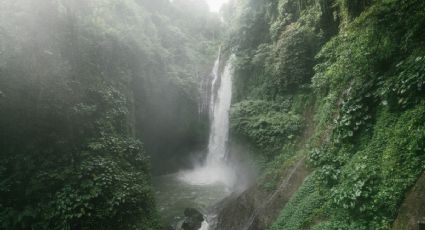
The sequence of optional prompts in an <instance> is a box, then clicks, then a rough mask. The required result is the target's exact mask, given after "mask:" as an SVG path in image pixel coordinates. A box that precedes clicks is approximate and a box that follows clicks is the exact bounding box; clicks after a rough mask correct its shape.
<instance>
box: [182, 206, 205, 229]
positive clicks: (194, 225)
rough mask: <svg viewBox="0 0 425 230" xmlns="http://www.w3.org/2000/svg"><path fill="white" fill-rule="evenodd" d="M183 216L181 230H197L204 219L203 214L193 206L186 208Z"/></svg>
mask: <svg viewBox="0 0 425 230" xmlns="http://www.w3.org/2000/svg"><path fill="white" fill-rule="evenodd" d="M184 216H185V217H186V218H185V220H184V222H183V224H182V227H181V228H182V229H183V230H198V229H199V228H200V227H201V226H202V222H203V221H204V215H202V213H201V212H199V211H198V210H196V209H194V208H186V209H185V210H184Z"/></svg>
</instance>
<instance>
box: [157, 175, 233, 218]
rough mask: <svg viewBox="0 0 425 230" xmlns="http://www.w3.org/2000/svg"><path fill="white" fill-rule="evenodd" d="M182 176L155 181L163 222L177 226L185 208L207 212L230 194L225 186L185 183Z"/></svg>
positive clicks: (169, 176)
mask: <svg viewBox="0 0 425 230" xmlns="http://www.w3.org/2000/svg"><path fill="white" fill-rule="evenodd" d="M180 177H181V175H180V174H171V175H167V176H162V177H157V178H155V179H154V186H155V195H156V200H157V205H158V210H159V214H160V215H161V218H162V222H163V223H164V224H167V225H173V226H175V225H176V224H177V223H178V222H179V221H181V220H182V219H183V216H184V214H183V212H184V209H185V208H196V209H198V210H200V211H201V212H203V213H204V214H205V213H206V212H207V210H206V209H207V208H208V207H210V206H212V205H214V204H215V203H217V202H219V201H221V200H222V199H224V198H225V197H226V196H228V195H229V194H230V191H229V189H227V188H226V186H225V185H224V184H221V183H215V184H204V185H194V184H189V183H186V182H184V181H183V180H182V179H181V178H180Z"/></svg>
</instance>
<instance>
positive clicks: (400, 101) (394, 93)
mask: <svg viewBox="0 0 425 230" xmlns="http://www.w3.org/2000/svg"><path fill="white" fill-rule="evenodd" d="M423 9H425V2H423V1H421V0H403V1H399V0H376V1H375V0H356V1H351V0H268V1H254V0H243V1H242V0H241V1H236V2H235V1H233V2H231V3H230V4H228V6H227V8H225V9H224V12H225V13H226V14H225V15H226V17H225V18H226V20H227V23H228V24H229V31H228V35H227V38H226V45H227V47H228V49H227V52H235V54H236V58H237V59H236V61H235V79H234V81H235V82H234V84H235V86H234V87H235V90H234V105H233V109H232V120H231V123H232V133H233V135H234V136H239V137H244V138H246V139H247V140H249V142H250V143H251V144H252V145H253V146H254V147H256V149H257V151H256V152H257V154H256V156H255V157H256V158H257V159H259V162H261V164H260V165H261V167H262V176H261V177H260V178H259V184H260V185H262V186H263V188H264V189H268V190H270V189H271V190H273V189H276V185H277V184H276V183H277V182H278V181H279V178H280V173H282V171H283V170H282V169H283V168H284V167H285V165H286V164H288V163H289V164H290V163H291V162H293V160H294V159H299V158H303V157H307V158H308V160H309V164H310V167H311V168H312V171H313V173H312V174H311V175H310V176H309V177H308V178H307V179H306V180H305V181H304V184H303V186H302V187H301V188H300V190H299V191H298V192H297V193H296V194H295V195H294V196H293V197H292V199H291V200H290V202H289V203H288V204H287V205H286V206H285V208H284V209H283V210H282V212H281V214H280V217H279V218H278V219H277V220H276V222H275V223H274V225H273V226H272V227H271V229H276V230H277V229H317V230H318V229H356V230H358V229H389V228H390V227H391V224H392V222H393V221H394V219H395V217H396V215H397V212H398V209H399V206H400V204H401V202H402V201H403V199H404V196H405V194H406V192H407V191H408V190H409V188H411V187H412V186H413V185H414V184H415V182H416V180H417V178H418V177H419V176H420V175H421V174H422V173H423V172H424V170H425V101H424V98H425V97H424V96H425V89H424V87H425V50H424V47H425V44H424V40H423V37H424V36H425V30H424V28H425V11H424V10H423ZM231 12H233V14H232V13H231Z"/></svg>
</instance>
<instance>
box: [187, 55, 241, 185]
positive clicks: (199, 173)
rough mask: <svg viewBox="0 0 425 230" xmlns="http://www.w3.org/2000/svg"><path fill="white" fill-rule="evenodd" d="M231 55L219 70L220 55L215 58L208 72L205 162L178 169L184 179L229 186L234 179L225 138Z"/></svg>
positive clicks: (227, 119) (227, 127)
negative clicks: (191, 167) (209, 75)
mask: <svg viewBox="0 0 425 230" xmlns="http://www.w3.org/2000/svg"><path fill="white" fill-rule="evenodd" d="M231 59H232V58H230V59H229V60H228V61H227V63H226V65H225V67H224V70H223V73H222V74H220V73H219V63H220V55H219V57H218V58H217V60H216V61H215V64H214V68H213V70H212V73H211V76H212V78H213V79H212V81H211V92H210V94H211V96H210V97H209V98H210V103H209V112H210V122H211V125H210V127H211V128H210V135H209V142H208V153H207V157H206V160H205V162H203V163H202V164H201V165H198V166H195V168H194V169H193V170H191V171H184V172H181V173H180V176H179V178H180V179H181V180H183V181H184V182H186V183H189V184H196V185H207V184H214V183H223V184H225V185H226V186H228V187H229V188H230V187H231V186H233V183H234V181H235V172H234V170H233V169H232V168H231V167H230V166H229V165H228V164H227V162H226V155H227V142H228V138H229V110H230V105H231V100H232V75H233V66H232V63H231Z"/></svg>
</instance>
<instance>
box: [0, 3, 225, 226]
mask: <svg viewBox="0 0 425 230" xmlns="http://www.w3.org/2000/svg"><path fill="white" fill-rule="evenodd" d="M220 26H221V25H220V21H219V19H218V16H217V15H214V14H211V13H209V10H208V7H207V5H206V3H204V2H202V1H194V0H175V1H173V2H172V3H170V1H168V0H155V1H151V0H126V1H113V0H90V1H86V0H84V1H83V0H72V1H69V0H63V1H62V0H59V1H41V0H40V1H34V0H18V1H15V0H10V1H8V0H7V1H1V2H0V130H1V132H0V154H1V161H0V228H1V229H159V226H158V221H157V214H156V211H155V204H154V199H153V192H152V188H151V176H150V173H151V172H150V166H149V165H150V162H149V159H148V156H150V157H151V158H152V159H153V161H154V162H153V163H154V166H155V169H157V171H158V172H162V171H164V169H165V168H169V167H168V166H169V165H167V161H168V162H174V161H175V159H173V157H174V158H177V157H178V156H176V155H179V154H180V153H182V152H186V151H187V152H189V151H188V150H190V149H194V148H196V147H197V146H198V145H202V144H203V143H204V141H205V133H206V127H205V120H202V119H199V117H198V107H197V103H198V100H197V98H198V97H199V92H198V82H199V80H200V78H202V77H203V76H204V75H205V74H207V73H208V72H209V70H210V68H211V63H213V60H214V57H215V56H216V52H217V50H218V45H217V39H218V37H219V35H220V31H221V27H220ZM141 141H142V142H143V143H144V146H145V148H144V146H143V145H142V143H141ZM144 149H146V151H145V150H144ZM172 154H174V155H172ZM158 159H160V160H161V163H162V165H159V164H156V162H157V161H158ZM156 166H157V167H156Z"/></svg>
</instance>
